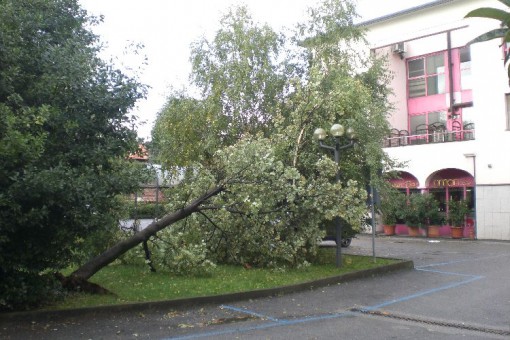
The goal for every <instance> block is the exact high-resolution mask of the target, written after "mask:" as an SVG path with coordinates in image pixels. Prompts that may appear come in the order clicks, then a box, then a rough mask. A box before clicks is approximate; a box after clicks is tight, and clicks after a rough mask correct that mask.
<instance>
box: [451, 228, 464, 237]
mask: <svg viewBox="0 0 510 340" xmlns="http://www.w3.org/2000/svg"><path fill="white" fill-rule="evenodd" d="M451 230H452V238H462V237H463V236H464V228H462V227H451Z"/></svg>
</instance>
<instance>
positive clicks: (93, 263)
mask: <svg viewBox="0 0 510 340" xmlns="http://www.w3.org/2000/svg"><path fill="white" fill-rule="evenodd" d="M224 189H225V188H224V187H223V186H218V187H215V188H213V189H211V190H209V191H208V192H206V193H205V194H204V195H202V196H201V197H199V198H197V199H195V200H194V201H192V202H191V203H190V204H188V205H187V206H185V207H183V208H182V209H180V210H178V211H175V212H173V213H170V214H167V215H165V216H163V217H162V218H161V219H160V220H158V221H155V222H152V223H151V224H149V225H148V226H147V228H145V229H144V230H142V231H140V232H138V233H136V234H134V235H133V236H132V237H130V238H127V239H125V240H122V241H120V242H118V243H117V244H115V245H114V246H112V247H111V248H109V249H107V250H106V251H105V252H103V253H102V254H101V255H98V256H96V257H95V258H93V259H91V260H90V261H88V262H87V263H85V264H84V265H83V266H81V267H80V268H78V269H77V270H75V271H74V272H73V273H71V275H69V277H70V278H71V277H72V278H75V279H79V280H87V279H89V278H90V277H91V276H92V275H94V274H95V273H97V272H98V271H99V270H101V269H102V268H103V267H106V266H107V265H109V264H110V263H112V262H113V261H115V260H116V259H117V258H118V257H119V256H121V255H122V254H124V253H125V252H126V251H128V250H129V249H131V248H133V247H135V246H136V245H138V244H140V243H142V242H143V241H146V240H148V239H149V237H151V236H153V235H154V234H156V233H157V232H158V231H160V230H162V229H164V228H166V227H168V226H169V225H171V224H172V223H175V222H177V221H180V220H182V219H184V218H186V217H188V216H190V215H191V214H192V213H194V212H197V211H198V210H199V208H200V205H201V204H202V203H204V202H206V201H207V200H208V199H209V198H211V197H213V196H216V195H218V194H219V193H220V192H222V191H223V190H224Z"/></svg>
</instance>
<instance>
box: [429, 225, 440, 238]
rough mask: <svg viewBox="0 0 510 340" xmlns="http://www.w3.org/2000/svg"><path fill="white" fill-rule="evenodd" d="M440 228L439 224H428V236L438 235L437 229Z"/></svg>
mask: <svg viewBox="0 0 510 340" xmlns="http://www.w3.org/2000/svg"><path fill="white" fill-rule="evenodd" d="M440 228H441V226H438V225H429V229H428V237H439V235H440V233H439V229H440Z"/></svg>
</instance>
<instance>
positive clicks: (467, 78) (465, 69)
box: [459, 46, 473, 90]
mask: <svg viewBox="0 0 510 340" xmlns="http://www.w3.org/2000/svg"><path fill="white" fill-rule="evenodd" d="M459 54H460V88H461V89H462V90H470V89H472V88H473V86H472V84H471V52H470V50H469V46H468V47H463V48H461V49H460V50H459Z"/></svg>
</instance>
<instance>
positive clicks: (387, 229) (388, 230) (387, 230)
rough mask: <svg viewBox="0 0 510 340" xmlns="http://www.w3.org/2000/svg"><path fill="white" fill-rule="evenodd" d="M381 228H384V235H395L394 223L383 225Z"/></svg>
mask: <svg viewBox="0 0 510 340" xmlns="http://www.w3.org/2000/svg"><path fill="white" fill-rule="evenodd" d="M383 228H384V235H388V236H391V235H395V225H394V224H392V225H387V224H385V225H383Z"/></svg>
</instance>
